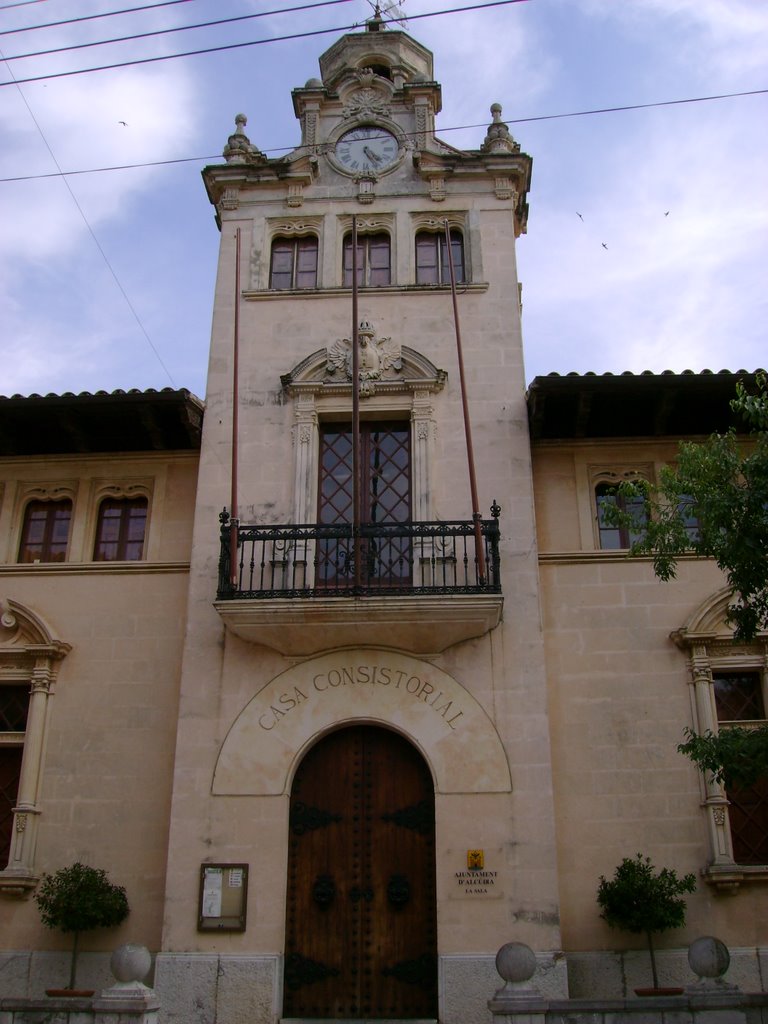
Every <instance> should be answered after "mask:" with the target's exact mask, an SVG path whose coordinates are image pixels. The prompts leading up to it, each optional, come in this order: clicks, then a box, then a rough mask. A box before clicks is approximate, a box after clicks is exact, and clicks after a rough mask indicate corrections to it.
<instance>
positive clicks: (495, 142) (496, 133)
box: [480, 103, 520, 153]
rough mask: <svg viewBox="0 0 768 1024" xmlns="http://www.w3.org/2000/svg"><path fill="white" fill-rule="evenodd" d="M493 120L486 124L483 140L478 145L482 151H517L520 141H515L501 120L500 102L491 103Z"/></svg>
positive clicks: (518, 150)
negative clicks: (480, 144) (486, 129)
mask: <svg viewBox="0 0 768 1024" xmlns="http://www.w3.org/2000/svg"><path fill="white" fill-rule="evenodd" d="M491 116H492V117H493V121H492V122H491V124H489V125H488V131H487V132H486V133H485V140H484V142H483V144H482V146H481V147H480V149H481V150H482V151H483V152H484V153H519V152H520V143H519V142H515V140H514V139H513V138H512V135H511V134H510V131H509V128H508V127H507V126H506V124H505V123H504V122H503V121H502V120H501V104H500V103H492V104H491Z"/></svg>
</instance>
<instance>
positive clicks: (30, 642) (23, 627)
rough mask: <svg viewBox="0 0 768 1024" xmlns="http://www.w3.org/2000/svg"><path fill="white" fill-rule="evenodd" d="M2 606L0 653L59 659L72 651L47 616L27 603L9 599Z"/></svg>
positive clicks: (0, 615)
mask: <svg viewBox="0 0 768 1024" xmlns="http://www.w3.org/2000/svg"><path fill="white" fill-rule="evenodd" d="M0 609H2V611H1V612H0V656H3V657H4V656H7V655H9V654H16V653H18V654H23V655H24V656H29V657H32V656H34V657H38V656H40V655H41V654H42V655H46V654H48V655H49V656H50V657H51V658H53V659H54V660H58V659H60V658H63V657H64V655H65V654H67V652H68V651H69V650H71V647H70V645H69V644H67V643H64V642H63V641H61V640H56V639H55V638H54V635H53V632H52V631H51V628H50V626H49V625H48V624H47V623H46V621H45V619H43V618H42V617H41V616H40V615H38V614H37V613H36V612H33V611H32V609H31V608H28V607H27V606H26V605H23V604H21V603H19V602H18V601H12V600H11V599H10V598H6V599H5V600H4V601H2V602H0Z"/></svg>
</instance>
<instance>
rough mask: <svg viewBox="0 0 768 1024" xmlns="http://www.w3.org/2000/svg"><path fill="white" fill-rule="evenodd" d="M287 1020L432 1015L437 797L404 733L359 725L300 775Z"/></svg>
mask: <svg viewBox="0 0 768 1024" xmlns="http://www.w3.org/2000/svg"><path fill="white" fill-rule="evenodd" d="M284 965H285V984H284V999H285V1002H284V1006H283V1016H284V1017H286V1018H293V1019H296V1018H324V1019H330V1018H336V1019H338V1018H345V1017H363V1016H364V1017H366V1018H389V1019H390V1020H393V1019H394V1020H397V1019H400V1020H402V1019H406V1018H416V1019H421V1020H425V1019H427V1020H429V1019H435V1018H436V1017H437V1015H438V1007H437V991H438V985H437V908H436V892H435V794H434V786H433V781H432V778H431V775H430V772H429V768H428V766H427V765H426V764H425V762H424V759H423V757H422V756H421V754H420V753H419V752H418V751H417V750H416V749H415V748H414V747H413V745H412V744H411V743H409V742H408V741H407V740H406V739H405V738H404V737H403V736H401V735H399V734H398V733H397V732H395V731H394V730H391V729H383V728H381V727H378V726H373V725H367V724H366V725H352V726H346V727H343V728H340V729H336V730H334V731H332V732H330V733H327V734H326V735H325V736H323V737H322V738H321V739H320V740H319V741H318V742H317V743H316V744H314V745H313V746H312V747H311V748H310V750H309V751H307V753H306V755H305V756H304V757H303V758H302V761H301V764H300V765H299V766H298V768H297V771H296V773H295V775H294V779H293V786H292V791H291V799H290V813H289V855H288V884H287V898H286V936H285V959H284Z"/></svg>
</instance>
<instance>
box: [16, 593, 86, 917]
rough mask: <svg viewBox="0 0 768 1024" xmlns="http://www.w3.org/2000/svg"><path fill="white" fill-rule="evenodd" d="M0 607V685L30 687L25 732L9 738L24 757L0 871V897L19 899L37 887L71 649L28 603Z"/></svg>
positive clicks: (22, 757)
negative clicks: (52, 738) (43, 804)
mask: <svg viewBox="0 0 768 1024" xmlns="http://www.w3.org/2000/svg"><path fill="white" fill-rule="evenodd" d="M0 607H1V608H2V611H1V613H0V679H1V681H0V685H2V686H15V687H19V688H20V689H26V688H27V687H28V688H29V705H28V709H27V715H26V728H25V730H24V731H23V732H18V733H6V736H5V738H6V739H7V740H9V742H8V747H9V749H10V747H11V746H14V747H15V748H16V749H21V751H22V755H21V771H20V775H19V782H18V791H17V795H16V804H15V807H14V813H13V821H12V824H11V849H10V857H9V859H8V864H7V866H3V870H2V871H0V895H6V896H14V897H19V896H24V895H26V894H27V893H28V892H29V891H30V890H31V889H33V888H34V886H35V883H36V877H35V873H34V860H35V847H36V843H37V824H38V819H39V815H40V807H39V798H40V785H41V782H42V770H43V756H44V752H45V738H46V736H45V734H46V727H47V721H48V701H49V700H50V697H51V693H52V692H53V685H54V683H55V681H56V675H57V672H58V667H59V662H60V661H61V659H62V658H63V657H65V655H66V654H67V653H68V651H69V650H71V647H70V645H69V644H67V643H64V642H63V641H61V640H56V639H55V638H54V636H53V633H52V631H51V629H50V628H49V627H48V625H47V624H46V623H45V622H44V620H43V619H41V618H40V616H38V615H37V614H36V613H35V612H33V611H32V610H31V609H29V608H27V607H25V606H24V605H22V604H19V603H17V602H16V601H11V600H5V601H3V602H2V605H1V606H0Z"/></svg>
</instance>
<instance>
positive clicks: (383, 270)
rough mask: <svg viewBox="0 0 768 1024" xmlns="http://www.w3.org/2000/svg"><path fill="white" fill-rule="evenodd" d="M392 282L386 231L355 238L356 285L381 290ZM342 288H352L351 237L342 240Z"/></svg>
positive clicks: (389, 248) (389, 246) (388, 242)
mask: <svg viewBox="0 0 768 1024" xmlns="http://www.w3.org/2000/svg"><path fill="white" fill-rule="evenodd" d="M391 282H392V261H391V244H390V239H389V235H388V234H387V233H386V231H381V232H378V233H376V234H373V235H358V237H357V284H358V287H359V288H381V287H383V286H385V285H388V284H391ZM344 287H345V288H351V287H352V235H347V236H346V237H345V239H344Z"/></svg>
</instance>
